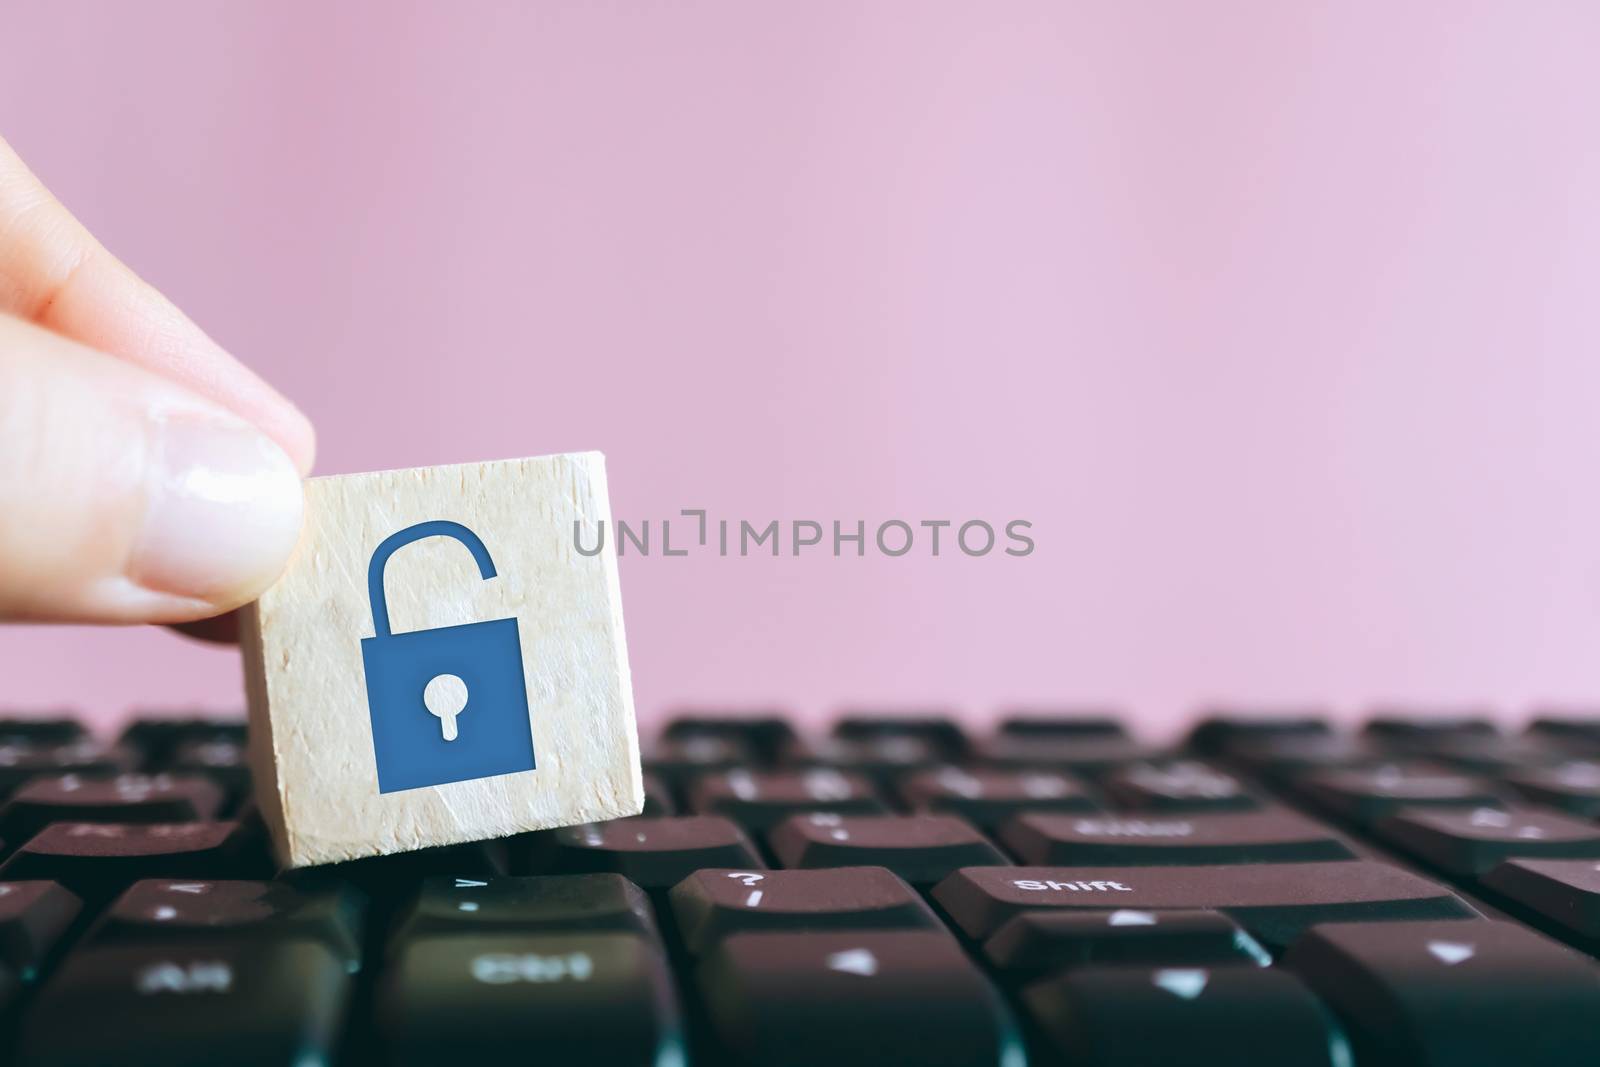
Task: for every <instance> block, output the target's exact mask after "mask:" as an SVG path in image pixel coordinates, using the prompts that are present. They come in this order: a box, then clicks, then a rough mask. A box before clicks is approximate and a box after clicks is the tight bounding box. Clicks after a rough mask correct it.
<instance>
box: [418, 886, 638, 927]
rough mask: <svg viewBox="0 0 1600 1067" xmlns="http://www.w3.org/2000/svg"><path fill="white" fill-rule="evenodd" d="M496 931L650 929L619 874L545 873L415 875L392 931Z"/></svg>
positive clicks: (631, 889)
mask: <svg viewBox="0 0 1600 1067" xmlns="http://www.w3.org/2000/svg"><path fill="white" fill-rule="evenodd" d="M497 931H506V932H510V933H519V934H533V933H551V934H555V933H633V934H640V935H642V936H645V937H650V938H654V937H656V936H657V933H656V922H655V914H654V913H653V912H652V911H651V909H650V902H649V901H648V900H647V899H646V898H645V895H644V892H643V891H642V890H640V888H639V887H638V886H636V885H634V884H633V883H632V882H630V881H628V880H627V879H626V878H624V877H622V876H621V875H619V874H552V875H536V876H533V877H510V878H507V877H499V878H426V879H423V882H422V890H421V892H420V893H418V895H417V899H416V900H415V901H414V902H413V903H412V904H411V906H410V907H409V908H408V909H407V910H406V913H405V915H404V916H403V917H402V919H401V920H400V922H399V924H398V925H397V926H396V929H395V934H394V939H395V941H396V942H404V941H411V940H415V939H417V938H420V937H433V936H440V935H446V934H480V933H494V932H497Z"/></svg>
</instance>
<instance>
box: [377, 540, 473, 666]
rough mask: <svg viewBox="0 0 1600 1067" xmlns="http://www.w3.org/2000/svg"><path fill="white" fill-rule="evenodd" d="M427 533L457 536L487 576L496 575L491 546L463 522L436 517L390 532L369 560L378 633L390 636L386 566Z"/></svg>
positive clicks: (379, 635) (378, 634) (382, 635)
mask: <svg viewBox="0 0 1600 1067" xmlns="http://www.w3.org/2000/svg"><path fill="white" fill-rule="evenodd" d="M425 537H453V538H455V539H456V540H457V541H460V542H461V543H462V544H464V545H466V546H467V549H468V550H469V551H470V552H471V553H472V558H473V559H475V560H477V561H478V573H479V574H480V575H482V576H483V579H484V580H485V581H488V580H489V579H490V578H493V577H494V574H495V571H494V560H492V559H490V558H489V550H488V549H487V548H484V547H483V542H482V541H480V540H478V535H477V534H475V533H473V532H472V531H471V530H469V529H467V528H466V527H465V526H463V525H461V524H460V523H459V522H449V521H448V520H445V519H436V520H434V521H433V522H419V523H417V524H416V525H415V526H407V527H406V528H405V529H404V530H399V531H397V532H395V533H392V534H390V535H389V536H388V537H386V538H384V540H383V544H381V545H379V546H378V550H377V551H376V552H374V553H373V554H372V562H371V563H369V564H367V599H368V600H370V601H371V602H372V631H373V633H374V634H375V635H376V636H378V637H388V636H389V602H388V601H387V600H386V599H385V598H384V595H383V568H384V567H385V566H386V565H387V564H388V562H389V557H390V556H392V555H394V554H395V552H396V551H398V550H399V549H402V548H404V547H405V546H406V545H409V544H410V543H411V542H413V541H420V540H422V539H423V538H425Z"/></svg>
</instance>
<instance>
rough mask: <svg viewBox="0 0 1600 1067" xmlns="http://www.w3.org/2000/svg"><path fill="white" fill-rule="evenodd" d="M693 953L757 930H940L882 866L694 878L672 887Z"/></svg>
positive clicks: (675, 908) (676, 909)
mask: <svg viewBox="0 0 1600 1067" xmlns="http://www.w3.org/2000/svg"><path fill="white" fill-rule="evenodd" d="M671 899H672V910H673V912H674V913H675V914H676V916H677V920H678V931H679V933H680V934H681V935H682V936H683V942H684V945H685V946H686V947H687V948H688V949H689V951H690V952H692V953H695V954H697V955H698V954H700V953H703V952H705V951H707V950H708V949H709V948H710V947H711V946H712V945H713V944H714V943H715V942H717V941H719V940H720V939H722V938H724V937H727V936H729V935H730V934H741V933H752V932H755V931H769V932H787V933H798V932H800V931H820V930H904V929H936V928H938V925H939V924H938V921H937V920H935V919H934V917H933V912H932V910H930V909H929V907H928V905H927V904H926V903H924V902H923V900H922V898H921V897H919V896H918V895H917V894H916V893H915V892H913V891H912V889H911V887H910V886H908V885H906V883H905V882H903V881H901V880H900V879H899V878H898V877H896V876H895V875H894V874H892V873H891V872H889V871H887V870H885V869H884V868H882V867H838V868H833V869H830V870H821V871H724V870H710V871H696V872H694V873H693V874H691V875H690V876H689V877H687V878H685V879H684V880H683V881H681V882H679V883H678V884H677V885H676V886H674V887H673V888H672V893H671Z"/></svg>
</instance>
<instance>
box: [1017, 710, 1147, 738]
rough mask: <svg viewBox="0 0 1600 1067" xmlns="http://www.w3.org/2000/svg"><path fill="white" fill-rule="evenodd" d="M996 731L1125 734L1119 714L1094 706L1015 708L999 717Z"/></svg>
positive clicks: (1053, 734) (1068, 735)
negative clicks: (1076, 707)
mask: <svg viewBox="0 0 1600 1067" xmlns="http://www.w3.org/2000/svg"><path fill="white" fill-rule="evenodd" d="M998 730H999V732H1000V733H1002V734H1010V735H1012V736H1014V737H1057V738H1069V739H1070V738H1089V737H1101V738H1111V737H1126V736H1128V732H1127V730H1126V729H1125V728H1124V727H1123V725H1122V716H1121V715H1119V714H1118V713H1116V712H1114V711H1104V710H1100V709H1096V708H1082V709H1074V708H1014V709H1012V710H1010V711H1008V712H1007V713H1006V714H1005V716H1004V717H1003V718H1001V720H1000V725H999V727H998Z"/></svg>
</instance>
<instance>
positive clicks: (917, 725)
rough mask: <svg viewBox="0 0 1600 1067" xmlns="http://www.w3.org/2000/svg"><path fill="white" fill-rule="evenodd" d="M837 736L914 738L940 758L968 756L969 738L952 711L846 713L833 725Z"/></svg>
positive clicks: (858, 738) (864, 738) (853, 738)
mask: <svg viewBox="0 0 1600 1067" xmlns="http://www.w3.org/2000/svg"><path fill="white" fill-rule="evenodd" d="M833 733H834V736H835V737H838V738H842V739H844V740H855V741H861V740H868V739H871V738H885V737H912V738H916V739H917V740H919V741H924V742H926V743H927V744H929V745H931V746H932V747H933V748H934V750H935V751H937V752H938V753H939V755H940V756H942V757H944V758H946V759H956V758H959V757H961V756H963V755H965V754H966V751H967V744H968V742H967V735H966V732H965V731H964V730H962V729H961V727H960V726H959V725H958V724H957V719H956V716H955V715H954V714H953V713H950V712H930V713H927V714H919V715H875V714H870V713H865V712H845V713H844V715H843V716H841V717H840V718H839V720H838V721H836V722H835V723H834V724H833Z"/></svg>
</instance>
